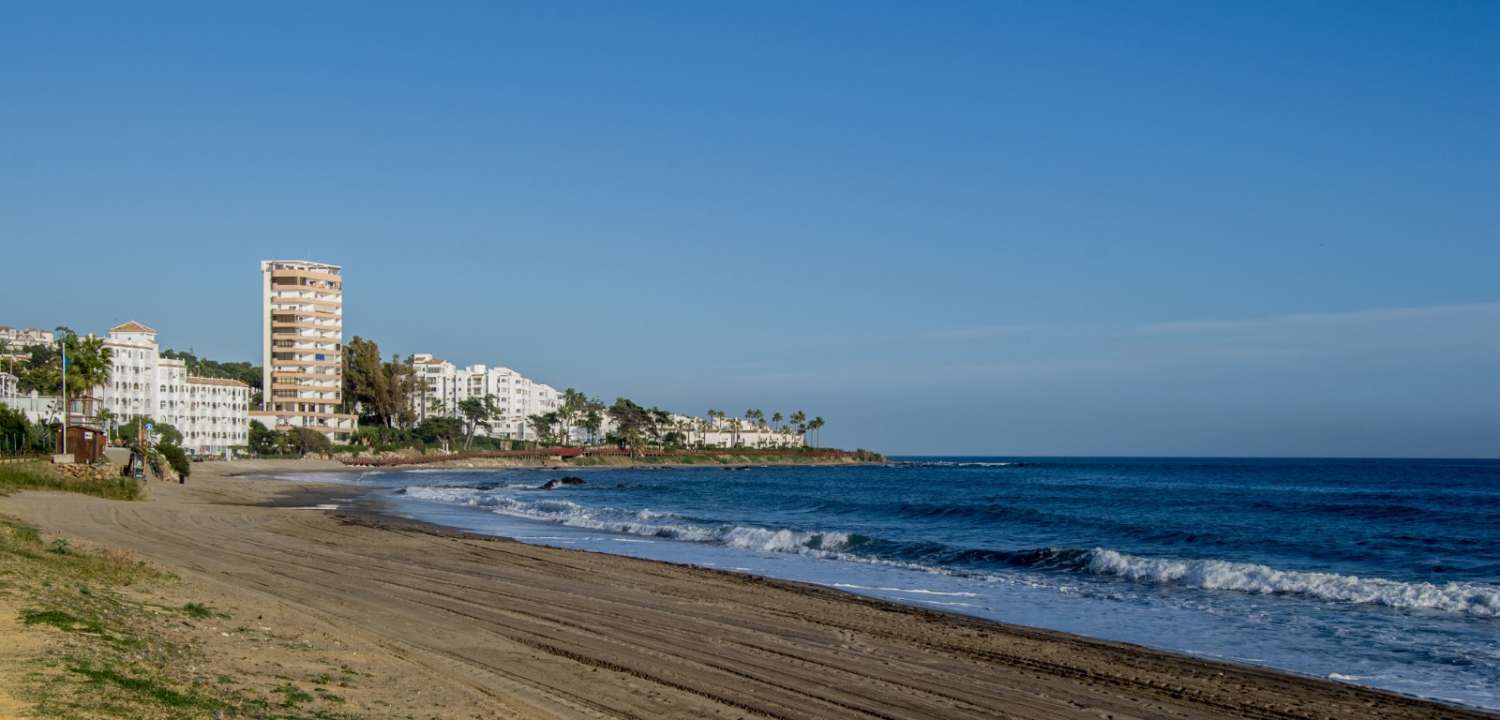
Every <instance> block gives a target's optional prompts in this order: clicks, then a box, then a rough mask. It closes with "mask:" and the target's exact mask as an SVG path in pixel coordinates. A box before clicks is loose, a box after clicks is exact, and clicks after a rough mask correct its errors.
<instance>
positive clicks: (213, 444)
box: [93, 321, 250, 455]
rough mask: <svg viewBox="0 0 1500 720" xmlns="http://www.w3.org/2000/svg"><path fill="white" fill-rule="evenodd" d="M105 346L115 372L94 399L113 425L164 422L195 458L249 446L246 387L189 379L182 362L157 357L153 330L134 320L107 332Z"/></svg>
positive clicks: (248, 399)
mask: <svg viewBox="0 0 1500 720" xmlns="http://www.w3.org/2000/svg"><path fill="white" fill-rule="evenodd" d="M104 345H105V347H108V348H109V350H110V356H111V360H110V362H111V363H112V364H113V367H111V368H110V380H109V382H108V383H106V384H105V385H102V386H100V387H98V388H95V390H94V393H93V394H94V396H95V397H96V398H97V399H98V401H99V403H100V407H102V408H103V409H105V410H108V411H110V413H112V414H113V415H114V416H115V421H116V422H121V423H124V422H129V421H131V420H134V419H136V418H145V419H147V420H150V421H152V422H159V423H166V424H168V425H171V426H172V427H174V428H177V430H178V431H179V432H181V433H182V449H184V450H187V451H189V452H191V453H194V454H199V455H219V454H224V453H225V452H226V451H228V450H229V449H231V448H235V447H243V446H245V445H246V444H248V442H249V440H248V435H249V428H250V419H249V418H250V415H249V412H250V386H248V385H246V384H245V383H243V382H240V381H238V380H227V379H222V378H204V377H192V376H189V375H188V373H187V365H186V363H184V362H183V361H182V360H175V359H172V358H164V357H161V352H160V347H159V346H158V345H157V341H156V331H155V330H153V329H151V328H149V327H146V326H145V325H142V324H140V323H138V322H135V321H131V322H127V323H125V324H123V325H117V326H115V327H114V328H111V329H110V331H109V337H107V338H105V339H104Z"/></svg>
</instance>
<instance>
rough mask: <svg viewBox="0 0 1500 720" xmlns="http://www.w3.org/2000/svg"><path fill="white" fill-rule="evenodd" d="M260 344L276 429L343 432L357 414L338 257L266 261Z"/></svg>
mask: <svg viewBox="0 0 1500 720" xmlns="http://www.w3.org/2000/svg"><path fill="white" fill-rule="evenodd" d="M260 273H261V286H262V291H263V293H264V302H263V304H262V306H261V322H262V327H263V333H262V345H261V347H262V352H261V363H262V364H261V367H262V368H263V371H262V372H263V373H264V375H263V376H262V382H261V389H262V395H261V406H260V410H258V411H255V412H252V413H250V415H251V417H252V418H253V419H256V420H260V421H261V422H262V423H264V424H265V425H266V426H267V427H269V428H271V429H273V430H277V429H280V430H285V429H288V428H297V427H303V428H310V429H313V430H317V431H319V432H322V433H324V434H326V435H328V436H329V438H330V439H333V440H345V439H347V438H348V437H349V435H350V433H353V432H354V429H355V427H354V426H355V416H354V415H352V414H348V413H343V412H340V403H341V402H342V400H343V397H342V395H343V387H344V373H343V355H342V353H343V343H344V299H343V298H344V278H343V270H342V269H341V268H340V267H339V266H337V265H329V264H327V263H319V262H311V261H308V260H264V261H262V262H261V264H260Z"/></svg>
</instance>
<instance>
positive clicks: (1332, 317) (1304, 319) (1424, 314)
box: [1136, 302, 1500, 334]
mask: <svg viewBox="0 0 1500 720" xmlns="http://www.w3.org/2000/svg"><path fill="white" fill-rule="evenodd" d="M1463 315H1485V316H1487V315H1496V316H1500V302H1489V303H1469V304H1460V305H1421V306H1416V307H1387V308H1370V309H1365V310H1352V311H1349V312H1341V313H1296V314H1291V315H1273V316H1270V317H1263V318H1248V319H1242V320H1188V321H1178V322H1155V323H1147V324H1145V325H1142V326H1140V327H1138V328H1136V329H1137V330H1138V331H1140V332H1142V333H1147V334H1178V333H1216V332H1235V331H1242V330H1269V329H1282V328H1298V327H1312V326H1321V325H1345V324H1369V323H1381V322H1389V321H1395V320H1402V321H1405V320H1424V319H1439V318H1452V317H1458V316H1463Z"/></svg>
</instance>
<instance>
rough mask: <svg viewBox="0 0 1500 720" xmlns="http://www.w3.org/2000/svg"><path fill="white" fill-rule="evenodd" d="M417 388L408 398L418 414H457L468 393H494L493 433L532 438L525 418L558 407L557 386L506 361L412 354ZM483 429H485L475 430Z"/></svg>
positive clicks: (479, 395)
mask: <svg viewBox="0 0 1500 720" xmlns="http://www.w3.org/2000/svg"><path fill="white" fill-rule="evenodd" d="M412 364H413V366H414V367H415V369H416V372H417V379H418V383H417V385H418V389H417V392H416V394H415V396H414V397H413V398H412V402H413V404H414V406H415V407H414V410H415V412H416V415H417V420H418V422H420V421H421V420H423V419H426V418H428V417H433V416H442V415H446V416H449V417H458V416H459V412H458V404H459V403H460V402H462V401H463V400H465V399H467V398H482V397H484V396H486V395H490V396H493V397H494V399H495V407H497V408H499V409H500V416H499V418H497V419H496V420H494V421H492V422H491V425H492V427H491V428H490V430H489V432H488V433H487V434H488V435H489V436H491V437H499V438H509V439H512V440H532V439H535V435H534V433H533V432H532V430H531V427H530V426H529V425H527V424H526V418H528V417H530V416H532V415H540V414H544V413H548V412H552V411H554V410H557V409H558V408H559V407H562V393H561V392H559V391H558V390H557V388H554V387H552V386H551V385H547V384H545V383H539V382H536V381H535V380H532V379H530V378H527V377H526V376H524V375H522V374H521V373H518V372H516V371H515V370H512V369H510V368H507V367H488V366H485V365H470V366H468V367H457V366H455V365H454V364H453V363H450V362H448V361H446V360H440V359H438V358H435V357H433V356H432V355H430V354H427V353H419V354H417V355H414V356H413V357H412ZM479 432H480V433H482V434H483V432H484V431H483V430H482V429H481V430H480V431H479Z"/></svg>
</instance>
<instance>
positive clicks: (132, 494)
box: [0, 462, 141, 500]
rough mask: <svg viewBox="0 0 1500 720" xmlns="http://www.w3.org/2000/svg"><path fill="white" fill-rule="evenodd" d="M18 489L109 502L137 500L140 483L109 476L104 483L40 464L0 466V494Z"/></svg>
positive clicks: (132, 479) (28, 463) (139, 495)
mask: <svg viewBox="0 0 1500 720" xmlns="http://www.w3.org/2000/svg"><path fill="white" fill-rule="evenodd" d="M20 490H55V491H60V492H72V493H80V494H83V495H93V496H96V497H102V498H109V499H111V500H136V499H138V498H140V497H141V484H140V481H138V480H136V479H135V478H127V477H113V478H110V479H107V480H97V479H93V478H83V477H76V476H72V475H69V474H67V473H64V472H61V471H59V470H58V469H57V468H56V467H55V466H53V465H50V464H46V463H41V462H9V463H4V464H0V495H9V494H11V493H14V492H17V491H20Z"/></svg>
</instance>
